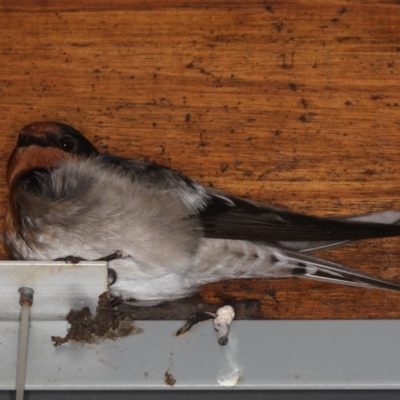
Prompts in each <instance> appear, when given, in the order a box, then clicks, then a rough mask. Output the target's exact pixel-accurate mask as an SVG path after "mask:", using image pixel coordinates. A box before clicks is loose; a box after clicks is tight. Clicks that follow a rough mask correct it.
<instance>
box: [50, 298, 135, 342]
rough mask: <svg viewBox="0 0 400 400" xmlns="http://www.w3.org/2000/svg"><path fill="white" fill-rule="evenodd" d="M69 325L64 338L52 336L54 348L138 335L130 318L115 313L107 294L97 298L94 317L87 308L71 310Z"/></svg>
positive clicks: (118, 312)
mask: <svg viewBox="0 0 400 400" xmlns="http://www.w3.org/2000/svg"><path fill="white" fill-rule="evenodd" d="M66 319H67V321H68V322H69V324H70V328H68V332H67V335H66V336H65V337H61V336H52V337H51V340H52V341H53V344H54V346H60V345H62V344H63V343H67V342H82V343H95V342H98V341H101V340H103V339H114V340H115V339H118V338H120V337H124V336H129V335H133V334H136V333H140V332H141V329H140V328H136V327H135V326H134V324H133V320H132V318H131V317H130V316H129V315H128V314H125V313H121V312H120V311H117V310H116V309H115V308H114V307H113V306H112V304H111V301H110V296H109V293H108V292H105V293H103V294H102V295H100V296H99V302H98V306H97V309H96V315H95V316H93V315H92V313H91V312H90V309H89V308H88V307H84V308H82V309H81V310H71V311H70V312H69V314H68V315H67V318H66Z"/></svg>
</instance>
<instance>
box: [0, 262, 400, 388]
mask: <svg viewBox="0 0 400 400" xmlns="http://www.w3.org/2000/svg"><path fill="white" fill-rule="evenodd" d="M40 265H41V266H42V268H44V269H46V268H47V267H50V265H51V266H52V267H51V268H53V269H52V270H51V271H52V272H53V274H52V273H50V274H49V273H47V275H46V276H47V278H46V280H47V279H48V280H49V281H48V282H47V283H46V284H44V282H42V281H40V280H38V279H37V277H36V275H35V274H34V273H33V272H32V274H33V278H32V279H33V280H23V281H18V282H16V284H17V286H18V285H21V286H22V285H24V286H29V285H31V286H36V284H37V285H38V286H36V287H34V289H35V299H34V305H35V306H37V305H38V304H39V298H40V297H39V296H42V294H41V290H39V289H38V288H39V287H40V285H42V284H43V285H44V286H43V291H44V292H46V291H47V292H46V293H47V295H46V296H45V295H43V301H44V302H46V301H56V300H49V296H48V294H49V292H50V291H51V292H53V295H52V296H55V299H56V298H63V299H64V300H65V299H66V297H64V296H63V295H62V296H60V293H62V290H64V289H63V286H64V287H65V288H67V287H71V285H72V287H73V288H74V289H73V290H72V289H70V290H69V291H67V293H69V294H70V293H71V292H72V293H73V294H74V295H73V296H72V297H69V298H70V299H71V298H75V299H76V302H77V305H78V306H79V307H80V306H81V305H82V302H81V300H79V299H83V298H84V297H85V296H89V297H90V296H92V298H93V301H94V299H95V298H96V299H97V293H96V296H94V295H93V293H94V291H101V290H102V289H103V286H101V285H102V284H103V283H104V285H105V284H106V269H105V268H106V267H105V265H103V264H102V265H101V266H98V268H100V270H101V271H102V272H99V271H98V272H99V275H100V276H102V278H101V277H99V279H98V282H97V283H96V285H95V286H91V285H93V282H94V281H96V280H97V278H95V275H94V273H95V272H96V271H97V269H96V268H97V267H95V266H94V264H93V263H88V264H87V265H88V268H90V265H92V266H93V268H94V270H93V271H90V272H89V269H87V271H86V272H85V273H84V272H82V271H83V269H85V268H81V267H82V264H80V268H78V269H77V268H76V266H68V267H70V271H69V273H66V272H65V276H64V275H63V278H62V279H61V278H60V276H61V275H58V279H57V281H59V283H54V282H53V284H54V285H55V286H54V287H53V286H52V285H53V284H50V280H51V279H52V278H53V275H57V274H59V272H60V271H58V270H57V268H59V267H60V268H61V267H65V264H62V263H56V265H55V264H54V263H40ZM96 265H97V264H96ZM11 266H12V267H13V268H14V269H15V268H17V267H21V268H22V267H23V264H18V263H17V264H16V263H12V264H10V267H11ZM0 268H4V263H3V264H2V265H1V266H0ZM54 268H55V269H54ZM34 269H36V268H34ZM61 269H64V268H61ZM21 271H22V270H21ZM21 271H20V272H21ZM55 272H57V274H55ZM3 273H4V269H3V270H2V271H1V274H2V275H1V276H2V282H1V292H2V293H0V295H1V296H2V297H1V301H2V304H3V303H4V301H6V302H7V301H9V300H7V296H11V295H7V296H4V294H5V290H6V289H7V286H8V284H6V285H4V276H5V275H4V274H3ZM30 273H31V272H30V271H26V272H24V273H23V274H22V275H23V276H25V277H28V274H30ZM80 273H82V274H83V275H79V274H80ZM86 273H88V274H89V275H85V274H86ZM61 274H63V272H61ZM69 274H71V275H70V276H69V278H68V279H70V281H68V279H67V276H68V275H69ZM102 279H103V280H104V282H103V281H102V282H103V283H100V281H101V280H102ZM8 282H9V281H8ZM32 282H36V284H35V285H32ZM68 282H69V283H68ZM98 284H100V286H98ZM4 288H6V289H4ZM77 288H79V289H77ZM7 290H8V289H7ZM10 293H12V295H15V297H16V299H17V300H16V303H17V304H18V292H17V288H15V292H14V291H13V290H11V289H10ZM57 296H58V297H57ZM68 296H69V295H68ZM51 298H53V297H51ZM4 299H6V300H4ZM82 301H83V300H82ZM85 301H86V300H85ZM35 302H36V303H35ZM61 305H62V306H63V307H65V308H67V310H68V311H69V309H70V308H71V303H70V300H69V301H67V302H66V303H65V304H63V302H61ZM43 307H44V305H43ZM17 308H18V309H19V306H17ZM53 308H54V304H53ZM56 309H57V310H58V311H57V313H58V312H60V311H61V308H60V307H59V306H57V307H56ZM41 310H44V308H43V309H42V308H41ZM50 311H51V310H50ZM34 312H38V311H34V307H32V313H33V315H35V314H34ZM9 313H11V315H14V314H15V310H14V311H13V310H11V311H7V310H6V311H4V310H3V311H2V314H1V315H2V320H1V321H0V354H1V359H2V362H1V363H0V390H12V389H14V388H15V371H16V358H17V356H16V355H17V340H18V329H19V323H18V321H16V320H14V321H10V320H6V319H5V318H4V316H5V315H8V314H9ZM43 313H44V311H43ZM50 314H51V313H50V312H48V311H46V312H45V313H44V314H42V315H40V313H39V314H36V316H37V317H38V318H37V317H34V318H33V319H32V321H31V327H30V338H29V350H28V370H27V380H26V389H27V390H79V389H89V390H121V389H123V390H134V389H168V390H169V389H207V390H208V389H218V388H226V386H225V385H234V386H233V388H235V389H261V390H262V389H400V343H399V339H398V336H399V335H398V333H399V332H400V321H395V320H374V321H233V324H232V325H231V332H230V339H229V343H228V345H227V346H224V347H221V346H219V345H218V344H217V337H216V333H215V332H214V330H213V327H212V322H206V323H204V324H203V325H201V326H199V327H198V328H197V329H196V330H194V332H192V333H190V334H188V335H187V336H184V337H182V338H176V337H174V336H173V332H174V331H176V330H177V329H178V328H179V327H180V326H181V323H180V322H179V321H139V322H135V324H136V325H137V326H138V327H140V328H142V329H143V332H142V333H140V334H136V335H134V336H129V337H125V338H122V339H119V340H116V341H113V340H105V341H102V342H99V343H95V344H81V343H66V344H63V345H62V346H60V347H57V348H56V347H54V346H53V344H52V342H51V338H50V337H51V336H52V335H60V336H64V335H65V333H66V331H67V322H66V321H64V320H43V315H47V317H46V319H48V316H49V315H50ZM60 314H61V312H60ZM57 318H58V317H57ZM166 374H167V376H168V377H169V379H167V381H168V382H169V383H171V382H174V381H175V384H174V386H173V387H171V386H169V385H168V384H167V382H166Z"/></svg>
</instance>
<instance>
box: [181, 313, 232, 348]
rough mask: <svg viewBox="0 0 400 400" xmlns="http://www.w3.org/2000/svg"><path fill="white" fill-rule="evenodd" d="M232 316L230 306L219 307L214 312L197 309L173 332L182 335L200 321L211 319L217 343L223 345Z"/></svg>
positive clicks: (226, 338) (225, 341) (226, 341)
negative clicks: (197, 310)
mask: <svg viewBox="0 0 400 400" xmlns="http://www.w3.org/2000/svg"><path fill="white" fill-rule="evenodd" d="M234 318H235V311H234V310H233V308H232V307H231V306H224V307H221V308H219V309H218V310H217V312H216V313H215V314H214V313H211V312H205V311H199V312H197V313H196V314H194V315H192V316H190V317H189V318H188V319H187V320H186V321H185V323H184V324H183V326H182V327H181V328H180V329H178V331H177V332H176V333H175V336H182V335H184V334H185V333H188V332H189V331H190V330H191V329H192V328H193V327H194V326H195V325H197V324H199V323H200V322H204V321H208V320H210V319H213V320H214V321H213V325H214V329H215V330H216V332H217V339H218V344H220V345H221V346H225V345H226V344H227V343H228V335H229V327H230V325H231V323H232V321H233V319H234Z"/></svg>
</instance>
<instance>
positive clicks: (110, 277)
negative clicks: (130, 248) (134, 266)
mask: <svg viewBox="0 0 400 400" xmlns="http://www.w3.org/2000/svg"><path fill="white" fill-rule="evenodd" d="M127 257H128V254H126V253H124V252H123V251H121V250H117V251H116V252H114V253H112V254H109V255H108V256H105V257H101V258H97V259H96V260H92V261H107V262H108V261H112V260H117V259H124V258H127ZM54 261H64V262H65V263H67V264H78V263H80V262H81V261H88V260H86V259H85V258H82V257H77V256H67V257H60V258H56V259H55V260H54ZM116 280H117V273H116V272H115V270H114V269H112V268H107V284H108V286H111V285H113V284H114V283H115V282H116Z"/></svg>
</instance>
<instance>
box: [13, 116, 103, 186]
mask: <svg viewBox="0 0 400 400" xmlns="http://www.w3.org/2000/svg"><path fill="white" fill-rule="evenodd" d="M97 154H98V151H97V149H96V148H95V147H94V146H93V145H92V143H90V142H89V140H87V139H86V138H85V137H84V136H83V135H82V134H81V133H80V132H78V131H77V130H76V129H74V128H72V127H71V126H69V125H66V124H62V123H59V122H34V123H32V124H29V125H27V126H25V127H24V128H23V129H22V130H21V132H20V133H19V135H18V140H17V145H16V147H15V149H14V150H13V152H12V153H11V156H10V158H9V159H8V164H7V183H8V186H9V188H11V186H12V185H13V184H14V183H15V182H16V181H17V180H18V179H19V178H20V177H21V176H23V175H24V174H25V173H26V172H29V171H32V170H35V169H42V168H51V167H54V166H56V165H57V164H58V163H59V162H60V161H62V160H65V159H68V158H71V157H85V158H87V157H92V156H96V155H97Z"/></svg>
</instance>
